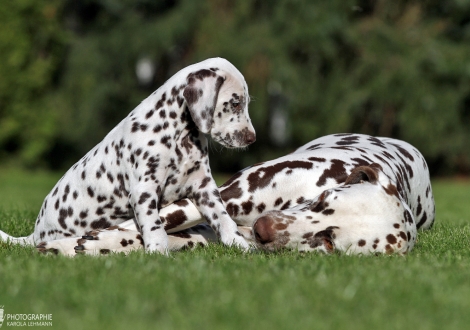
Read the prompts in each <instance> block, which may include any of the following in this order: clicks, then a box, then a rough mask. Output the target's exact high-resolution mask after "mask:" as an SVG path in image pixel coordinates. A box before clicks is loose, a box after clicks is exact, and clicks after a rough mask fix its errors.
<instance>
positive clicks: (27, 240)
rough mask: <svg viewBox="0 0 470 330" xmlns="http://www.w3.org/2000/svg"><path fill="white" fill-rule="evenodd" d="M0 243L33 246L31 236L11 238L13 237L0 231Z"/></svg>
mask: <svg viewBox="0 0 470 330" xmlns="http://www.w3.org/2000/svg"><path fill="white" fill-rule="evenodd" d="M0 241H4V242H11V243H13V244H19V245H33V244H34V239H33V234H31V235H29V236H25V237H13V236H10V235H8V234H7V233H4V232H3V231H1V230H0Z"/></svg>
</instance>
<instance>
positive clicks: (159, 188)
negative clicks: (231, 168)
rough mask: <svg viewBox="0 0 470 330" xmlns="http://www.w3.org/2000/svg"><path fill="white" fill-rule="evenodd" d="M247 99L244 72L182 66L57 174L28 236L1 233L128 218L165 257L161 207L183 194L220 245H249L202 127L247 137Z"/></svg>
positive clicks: (49, 234)
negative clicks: (215, 174)
mask: <svg viewBox="0 0 470 330" xmlns="http://www.w3.org/2000/svg"><path fill="white" fill-rule="evenodd" d="M249 101H250V98H249V95H248V88H247V85H246V82H245V80H244V78H243V76H242V74H241V73H240V72H239V71H238V70H237V69H236V68H235V67H234V66H233V65H232V64H231V63H230V62H228V61H226V60H224V59H221V58H213V59H208V60H205V61H203V62H200V63H197V64H194V65H191V66H188V67H186V68H184V69H182V70H181V71H179V72H178V73H176V74H175V75H174V76H173V77H171V78H170V79H169V80H168V81H167V82H166V83H165V84H164V85H163V86H161V87H160V88H159V89H158V90H156V91H155V92H154V93H153V94H152V95H150V96H149V97H148V98H147V99H145V100H144V101H142V103H141V104H140V105H139V106H137V107H136V108H135V109H134V110H133V111H132V112H131V113H130V114H129V115H128V116H127V117H126V118H125V119H124V120H123V121H122V122H121V123H119V124H118V125H117V126H116V127H115V128H114V129H113V130H112V131H111V132H110V133H109V134H108V135H107V136H106V137H105V138H104V139H103V141H102V142H101V143H99V144H98V145H97V146H96V147H94V148H93V149H92V150H91V151H90V152H89V153H88V154H86V155H85V156H84V157H83V158H82V159H81V160H80V161H78V162H77V163H76V164H75V165H74V166H73V167H72V168H71V169H70V170H69V171H68V172H67V173H66V174H65V175H64V176H63V177H62V179H60V181H59V182H58V183H57V184H56V186H55V187H54V188H53V190H52V191H51V193H49V195H48V196H47V197H46V198H45V200H44V203H43V205H42V208H41V210H40V213H39V216H38V217H37V220H36V224H35V229H34V233H33V234H32V235H30V236H28V237H22V238H13V237H11V236H9V235H7V234H5V233H3V232H1V231H0V238H1V239H3V240H10V241H12V242H15V243H19V244H38V243H40V244H39V246H40V247H41V246H46V245H47V242H50V241H54V240H58V239H61V238H66V237H76V236H82V235H85V234H86V233H88V232H90V231H93V230H99V229H105V228H109V227H112V226H116V225H119V224H121V223H123V222H124V221H126V220H129V219H132V218H134V219H135V225H136V226H135V227H134V229H135V230H138V231H139V234H138V235H135V237H134V239H136V240H137V241H138V242H139V244H142V245H143V246H144V247H145V250H146V251H147V252H160V253H163V254H164V253H167V250H168V236H167V233H166V231H165V226H167V223H166V221H165V218H161V217H159V210H160V209H161V208H164V207H165V206H168V205H171V203H173V202H175V201H178V200H181V199H183V198H188V200H189V201H190V202H191V203H192V204H193V205H195V207H196V209H197V211H198V214H199V213H200V216H203V217H204V218H205V219H206V220H207V221H208V223H209V224H210V226H211V228H213V230H214V231H215V232H216V233H217V237H218V238H219V239H220V240H221V241H222V242H223V243H224V244H227V245H237V246H240V247H241V248H243V249H247V248H248V247H249V245H248V243H247V242H246V240H245V239H244V237H243V236H242V235H241V234H240V233H239V231H238V229H237V226H236V224H235V222H233V220H232V219H231V218H230V216H229V215H228V214H227V212H226V209H225V207H224V205H223V203H222V200H221V198H220V193H219V191H218V190H217V186H216V184H215V182H214V179H213V178H212V176H211V171H210V167H209V158H208V148H207V144H208V142H207V139H206V137H205V136H204V134H203V133H209V134H210V135H211V136H212V138H213V139H214V140H215V141H217V142H219V143H220V144H222V145H223V146H225V147H228V148H238V147H245V146H247V145H249V144H251V143H253V142H254V141H255V139H256V137H255V131H254V129H253V126H252V124H251V120H250V118H249V115H248V103H249Z"/></svg>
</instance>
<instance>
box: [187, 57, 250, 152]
mask: <svg viewBox="0 0 470 330" xmlns="http://www.w3.org/2000/svg"><path fill="white" fill-rule="evenodd" d="M201 64H202V66H201V68H200V69H198V70H197V71H194V72H192V73H190V74H189V75H188V77H187V85H186V87H185V89H184V92H183V95H184V98H185V100H186V103H187V105H188V108H189V112H190V113H191V117H192V119H193V121H194V122H195V124H196V126H197V127H198V129H199V130H200V131H201V132H203V133H210V135H211V136H212V138H213V139H214V140H215V141H217V142H218V143H220V144H221V145H223V146H225V147H227V148H239V147H245V146H247V145H249V144H251V143H253V142H255V140H256V134H255V130H254V128H253V125H252V124H251V119H250V116H249V114H248V103H249V102H250V96H249V95H248V86H247V85H246V82H245V79H244V78H243V75H242V74H241V73H240V72H239V71H238V70H237V69H236V68H235V67H234V66H233V65H232V64H231V63H230V62H228V61H227V60H224V59H221V58H216V59H210V60H207V61H204V62H202V63H201Z"/></svg>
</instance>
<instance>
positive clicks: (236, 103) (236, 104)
mask: <svg viewBox="0 0 470 330" xmlns="http://www.w3.org/2000/svg"><path fill="white" fill-rule="evenodd" d="M232 105H233V106H234V107H235V108H238V107H239V106H240V102H238V101H233V102H232Z"/></svg>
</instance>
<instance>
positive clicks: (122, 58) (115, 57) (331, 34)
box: [0, 0, 470, 173]
mask: <svg viewBox="0 0 470 330" xmlns="http://www.w3.org/2000/svg"><path fill="white" fill-rule="evenodd" d="M0 15H1V17H0V18H1V23H0V24H1V25H0V47H1V51H0V58H1V59H2V60H1V61H0V85H1V88H0V150H1V156H2V158H5V157H8V158H11V159H16V160H19V161H21V163H23V164H26V165H29V166H32V165H34V166H37V165H38V164H46V165H47V166H50V167H54V168H57V167H64V166H69V165H70V164H71V163H72V162H74V161H75V160H77V159H79V158H80V157H81V155H83V154H84V153H85V152H87V151H88V150H89V149H90V148H91V147H92V146H93V145H95V144H96V143H97V142H99V141H100V140H101V139H102V138H103V137H104V135H105V134H106V133H107V132H108V131H109V130H110V129H111V128H112V127H113V126H114V125H116V124H117V123H118V122H119V121H120V120H122V118H123V117H124V116H125V115H126V114H127V113H128V112H130V111H131V110H132V109H133V108H134V107H135V106H136V105H137V104H138V103H139V102H140V101H141V100H142V99H143V98H145V97H146V96H147V95H148V94H150V93H151V92H152V91H153V90H155V89H156V88H158V87H159V86H160V85H161V84H162V83H163V82H164V81H165V80H166V79H168V78H169V77H170V76H171V75H173V74H174V73H175V72H176V71H177V70H179V69H181V68H183V67H184V66H186V65H189V64H191V63H194V62H198V61H201V60H203V59H205V58H208V57H214V56H220V57H225V58H227V59H228V60H230V61H231V62H232V63H234V64H235V66H237V67H238V68H239V69H240V71H242V73H243V74H244V76H245V78H246V80H247V82H248V86H249V88H250V94H251V95H252V96H253V99H254V101H253V102H252V103H251V104H250V114H251V117H252V119H253V122H254V125H255V128H256V130H257V133H258V134H257V137H258V140H257V142H256V143H255V145H253V146H250V147H249V149H248V150H246V151H232V150H230V151H219V150H220V147H219V146H215V145H214V146H213V148H212V153H213V156H212V157H211V162H212V167H213V168H214V169H215V170H223V171H235V170H238V169H240V168H242V167H244V166H247V165H249V164H252V163H255V162H257V161H260V160H265V159H269V158H273V157H275V156H279V155H281V154H284V153H286V152H288V151H291V150H292V149H294V148H295V147H298V146H300V145H301V144H303V143H306V142H307V141H310V140H312V139H313V138H315V137H318V136H321V135H325V134H331V133H336V132H361V133H366V134H373V135H382V136H391V137H396V138H400V139H404V140H406V141H408V142H410V143H412V144H414V145H415V146H416V147H418V148H419V149H420V150H421V151H422V152H423V154H424V155H425V156H426V158H427V159H428V161H429V163H430V165H431V169H432V170H433V172H434V173H452V172H453V173H455V172H461V173H468V172H470V150H469V147H468V144H469V142H470V129H469V125H470V1H468V0H448V1H437V0H427V1H425V0H423V1H405V0H395V1H387V0H377V1H374V0H356V1H352V0H329V1H307V0H270V1H263V0H246V1H230V0H206V1H194V0H179V1H176V0H161V1H154V0H119V1H118V0H68V1H63V2H60V1H48V2H47V3H46V2H42V1H33V0H18V1H14V2H13V1H12V2H9V1H4V2H2V3H1V4H0ZM144 58H146V59H150V61H151V62H152V63H153V64H154V65H155V74H154V76H153V79H152V81H151V83H150V84H139V81H138V79H137V76H136V63H137V62H138V61H139V60H141V59H144ZM284 123H285V124H286V125H285V127H284V128H283V124H284ZM279 125H281V126H279ZM280 128H283V129H282V130H281V129H280ZM273 130H274V133H278V134H281V133H280V132H281V131H282V132H284V133H282V134H281V135H282V136H281V138H279V137H278V138H277V139H276V138H273Z"/></svg>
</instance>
